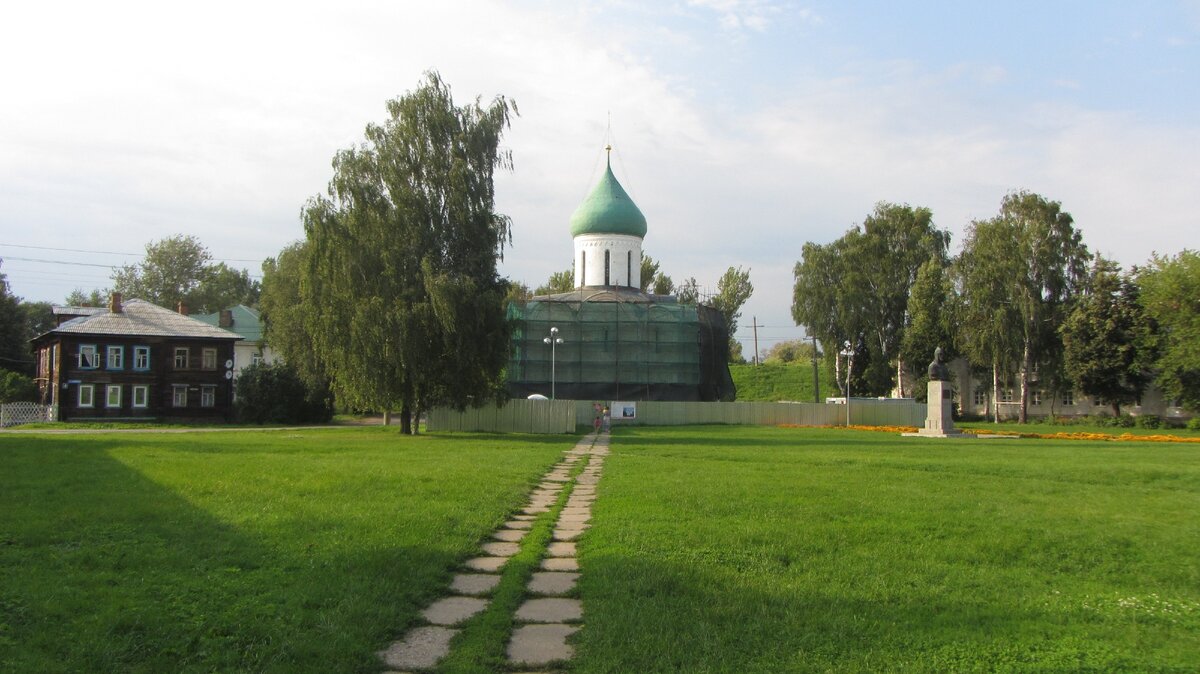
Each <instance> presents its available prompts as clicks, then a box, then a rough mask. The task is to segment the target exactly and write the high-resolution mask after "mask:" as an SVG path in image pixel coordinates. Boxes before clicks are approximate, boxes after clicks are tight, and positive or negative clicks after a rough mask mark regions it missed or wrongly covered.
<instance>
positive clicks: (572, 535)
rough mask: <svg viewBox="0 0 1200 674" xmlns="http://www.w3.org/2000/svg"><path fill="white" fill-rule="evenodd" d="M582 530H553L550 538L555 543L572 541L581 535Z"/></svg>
mask: <svg viewBox="0 0 1200 674" xmlns="http://www.w3.org/2000/svg"><path fill="white" fill-rule="evenodd" d="M583 531H584V530H583V528H582V527H580V528H577V529H555V530H554V535H553V536H552V538H553V539H554V540H556V541H574V540H576V539H578V538H579V537H580V536H582V535H583Z"/></svg>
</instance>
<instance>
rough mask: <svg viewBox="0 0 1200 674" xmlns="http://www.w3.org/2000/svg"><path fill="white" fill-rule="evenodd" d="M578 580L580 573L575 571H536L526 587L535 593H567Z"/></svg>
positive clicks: (573, 587)
mask: <svg viewBox="0 0 1200 674" xmlns="http://www.w3.org/2000/svg"><path fill="white" fill-rule="evenodd" d="M578 581H579V573H577V572H574V571H534V572H533V576H531V577H530V578H529V585H527V586H525V589H527V590H529V591H530V592H531V593H533V594H550V595H553V594H566V593H568V592H570V591H571V590H573V589H575V583H576V582H578Z"/></svg>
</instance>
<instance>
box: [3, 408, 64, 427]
mask: <svg viewBox="0 0 1200 674" xmlns="http://www.w3.org/2000/svg"><path fill="white" fill-rule="evenodd" d="M57 418H58V405H39V404H38V403H25V402H21V403H5V404H3V405H0V428H8V427H10V426H18V425H20V424H32V423H35V422H40V421H54V420H55V419H57Z"/></svg>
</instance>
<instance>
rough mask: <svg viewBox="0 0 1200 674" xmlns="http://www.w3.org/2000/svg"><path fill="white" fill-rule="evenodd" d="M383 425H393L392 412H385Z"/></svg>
mask: <svg viewBox="0 0 1200 674" xmlns="http://www.w3.org/2000/svg"><path fill="white" fill-rule="evenodd" d="M383 425H384V426H391V425H392V411H391V410H384V411H383Z"/></svg>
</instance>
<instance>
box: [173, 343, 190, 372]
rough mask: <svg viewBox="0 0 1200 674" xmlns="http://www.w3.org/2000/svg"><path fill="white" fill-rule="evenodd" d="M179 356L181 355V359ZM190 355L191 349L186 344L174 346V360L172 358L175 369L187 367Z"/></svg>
mask: <svg viewBox="0 0 1200 674" xmlns="http://www.w3.org/2000/svg"><path fill="white" fill-rule="evenodd" d="M181 356H182V359H181V358H180V357H181ZM191 356H192V350H191V349H189V348H188V347H186V346H177V347H175V360H174V362H175V369H176V370H186V369H188V361H189V360H191Z"/></svg>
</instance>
